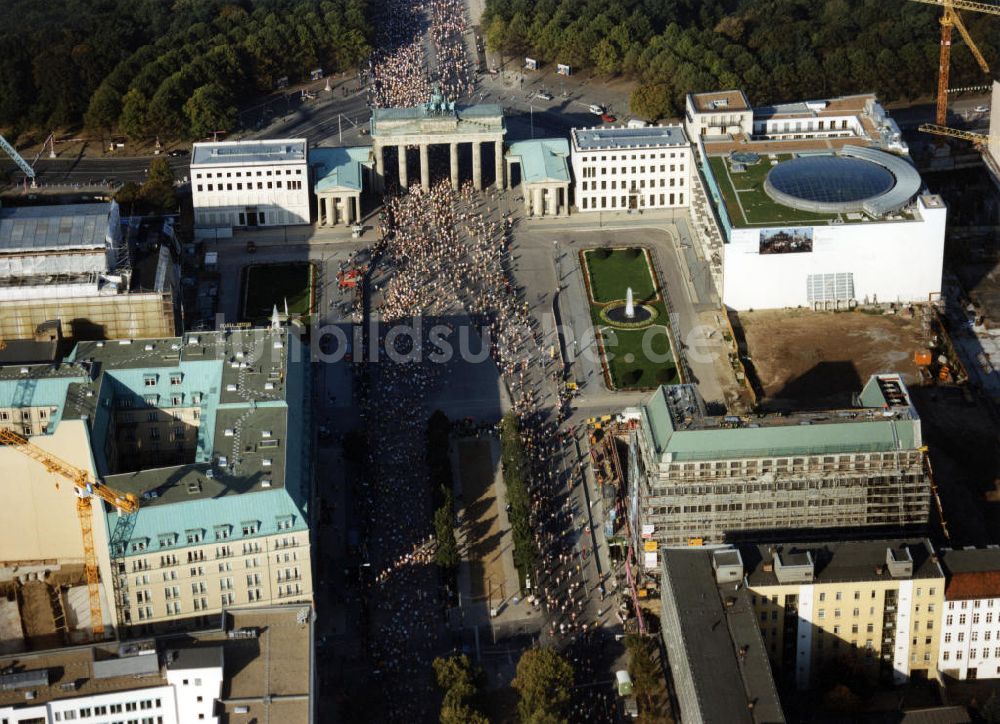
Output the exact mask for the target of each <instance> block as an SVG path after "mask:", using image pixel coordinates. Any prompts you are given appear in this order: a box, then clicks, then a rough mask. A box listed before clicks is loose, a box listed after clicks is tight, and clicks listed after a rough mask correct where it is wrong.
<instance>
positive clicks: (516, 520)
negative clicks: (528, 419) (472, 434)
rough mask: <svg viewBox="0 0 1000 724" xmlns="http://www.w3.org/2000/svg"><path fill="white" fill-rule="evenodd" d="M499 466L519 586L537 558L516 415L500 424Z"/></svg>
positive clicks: (526, 474) (529, 498)
mask: <svg viewBox="0 0 1000 724" xmlns="http://www.w3.org/2000/svg"><path fill="white" fill-rule="evenodd" d="M500 448H501V450H500V464H501V467H502V468H503V482H504V487H505V488H506V491H507V504H508V505H509V506H510V509H509V513H508V517H509V519H510V528H511V537H512V538H513V540H514V565H515V566H516V567H517V572H518V576H519V578H520V580H521V585H522V586H523V585H524V581H525V578H526V577H528V576H530V575H531V573H532V570H533V569H534V567H535V561H536V560H537V558H538V550H537V546H535V538H534V535H533V533H532V529H531V495H530V494H529V493H528V475H529V472H530V471H529V470H528V459H527V456H526V455H525V452H524V442H523V441H522V440H521V426H520V422H519V421H518V419H517V415H515V414H514V413H513V412H508V413H507V414H506V415H504V417H503V420H501V422H500Z"/></svg>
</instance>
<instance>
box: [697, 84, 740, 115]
mask: <svg viewBox="0 0 1000 724" xmlns="http://www.w3.org/2000/svg"><path fill="white" fill-rule="evenodd" d="M691 105H693V106H694V109H695V111H697V112H698V113H727V112H740V111H747V110H750V102H749V101H748V100H747V97H746V94H744V93H743V91H741V90H724V91H712V92H711V93H692V94H691Z"/></svg>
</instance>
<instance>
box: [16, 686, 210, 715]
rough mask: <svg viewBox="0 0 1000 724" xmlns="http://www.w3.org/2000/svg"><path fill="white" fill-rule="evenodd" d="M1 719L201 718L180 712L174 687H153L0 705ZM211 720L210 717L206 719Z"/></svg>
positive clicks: (191, 712) (192, 713)
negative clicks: (37, 702) (24, 704)
mask: <svg viewBox="0 0 1000 724" xmlns="http://www.w3.org/2000/svg"><path fill="white" fill-rule="evenodd" d="M0 721H3V722H8V723H9V724H28V723H29V722H31V723H32V724H34V723H35V722H45V724H59V723H61V722H76V721H82V722H95V721H96V722H117V721H125V722H129V721H136V722H143V723H145V722H149V723H150V724H160V722H162V723H163V724H186V722H192V721H201V720H199V719H198V716H197V713H196V712H194V711H182V710H181V709H179V708H178V706H177V702H176V701H175V699H174V687H172V686H154V687H147V688H142V689H129V690H126V691H116V692H114V693H110V694H96V695H94V696H80V697H73V698H70V699H56V700H54V701H50V702H48V703H45V704H39V705H38V706H30V705H29V706H5V707H0ZM209 721H211V720H209Z"/></svg>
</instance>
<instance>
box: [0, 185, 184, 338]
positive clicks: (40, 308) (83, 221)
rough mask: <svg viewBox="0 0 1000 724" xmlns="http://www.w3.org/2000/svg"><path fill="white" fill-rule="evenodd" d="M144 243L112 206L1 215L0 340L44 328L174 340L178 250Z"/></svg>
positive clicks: (2, 212) (18, 209) (86, 334)
mask: <svg viewBox="0 0 1000 724" xmlns="http://www.w3.org/2000/svg"><path fill="white" fill-rule="evenodd" d="M140 232H143V233H144V236H143V238H142V239H140V238H138V237H139V234H140ZM153 235H157V236H158V235H159V233H158V231H156V230H154V231H153ZM149 236H150V234H149V229H148V227H146V228H144V227H133V226H132V225H129V224H125V223H123V220H122V219H121V218H120V215H119V210H118V205H117V204H116V203H115V202H113V201H112V202H106V203H90V204H66V205H53V206H22V207H12V208H2V209H0V339H6V340H14V339H32V338H34V337H35V334H36V329H37V328H38V327H39V325H42V324H44V323H46V322H49V321H58V322H59V323H60V326H61V333H62V335H63V336H65V337H67V338H71V339H109V338H112V339H113V338H137V337H155V336H170V335H173V334H175V333H176V327H177V319H176V317H177V314H176V311H175V303H174V297H175V290H176V289H177V287H178V279H177V272H176V265H175V264H174V261H173V256H174V252H175V251H176V249H175V248H174V245H173V244H171V243H170V242H169V240H164V241H162V242H161V243H149V242H148V241H147V238H148V237H149ZM153 246H155V247H156V248H151V247H153ZM147 247H150V248H147Z"/></svg>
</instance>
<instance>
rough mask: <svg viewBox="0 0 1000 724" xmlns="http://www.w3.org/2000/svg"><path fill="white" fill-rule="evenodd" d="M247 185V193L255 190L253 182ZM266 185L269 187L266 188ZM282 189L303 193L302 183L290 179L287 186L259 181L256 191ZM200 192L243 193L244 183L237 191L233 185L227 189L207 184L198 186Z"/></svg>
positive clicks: (278, 182) (280, 182)
mask: <svg viewBox="0 0 1000 724" xmlns="http://www.w3.org/2000/svg"><path fill="white" fill-rule="evenodd" d="M246 184H247V188H246V190H247V191H253V190H254V185H253V182H252V181H247V182H246ZM265 184H267V185H266V186H265ZM282 188H285V189H287V190H289V191H301V190H302V182H301V181H296V180H295V179H289V180H288V182H287V184H285V182H283V181H258V182H257V187H256V190H257V191H263V190H264V189H282ZM198 190H199V191H234V190H235V191H242V190H243V183H242V182H241V181H237V182H236V188H235V189H233V184H232V183H227V184H226V185H225V188H223V185H222V184H205V185H202V184H198Z"/></svg>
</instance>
